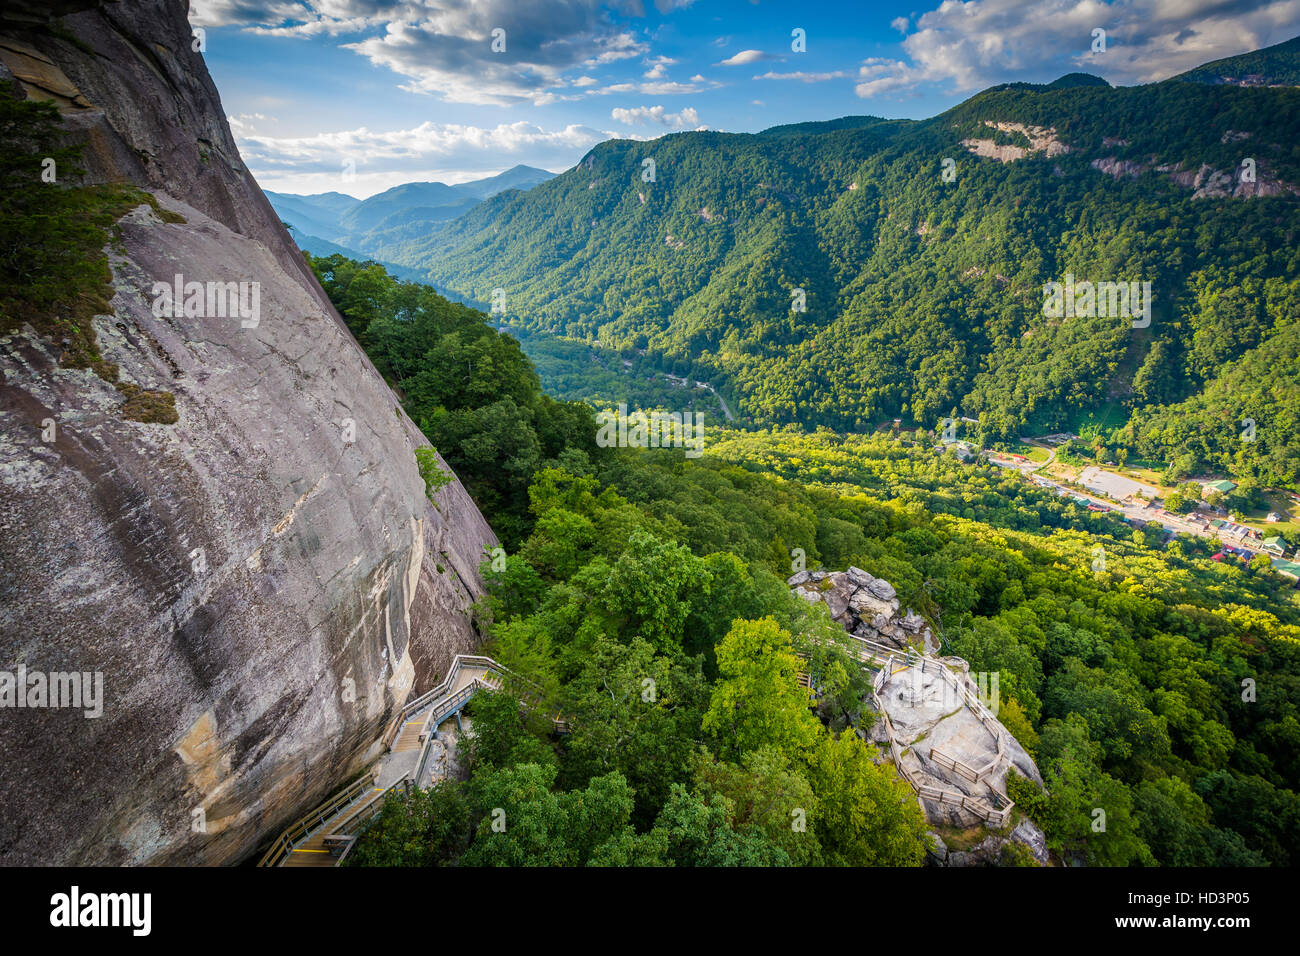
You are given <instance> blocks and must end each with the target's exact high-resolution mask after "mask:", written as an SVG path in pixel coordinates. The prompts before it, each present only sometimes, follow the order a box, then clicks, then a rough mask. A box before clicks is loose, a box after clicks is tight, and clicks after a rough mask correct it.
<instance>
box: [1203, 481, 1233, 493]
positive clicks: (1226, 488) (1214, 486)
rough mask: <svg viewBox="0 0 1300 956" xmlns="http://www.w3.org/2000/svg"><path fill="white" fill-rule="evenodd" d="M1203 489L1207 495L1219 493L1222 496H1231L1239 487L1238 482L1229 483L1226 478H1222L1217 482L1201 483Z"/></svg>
mask: <svg viewBox="0 0 1300 956" xmlns="http://www.w3.org/2000/svg"><path fill="white" fill-rule="evenodd" d="M1201 488H1202V489H1203V490H1204V491H1205V492H1206V493H1209V492H1211V491H1217V492H1218V493H1219V494H1221V495H1230V494H1232V492H1233V491H1235V490H1236V488H1237V485H1236V482H1232V481H1228V480H1227V479H1226V478H1220V479H1219V480H1217V481H1203V482H1201Z"/></svg>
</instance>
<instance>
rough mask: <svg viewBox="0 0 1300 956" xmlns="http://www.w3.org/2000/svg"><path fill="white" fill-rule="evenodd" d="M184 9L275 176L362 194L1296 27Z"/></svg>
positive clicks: (1042, 3) (1252, 5)
mask: <svg viewBox="0 0 1300 956" xmlns="http://www.w3.org/2000/svg"><path fill="white" fill-rule="evenodd" d="M912 2H917V0H912ZM190 22H191V24H192V25H194V26H196V27H202V28H203V29H204V48H205V52H204V57H205V59H206V61H207V64H208V68H209V70H210V71H211V73H212V76H213V78H214V80H215V81H216V83H217V87H218V89H219V90H220V92H221V98H222V102H223V105H224V106H225V109H226V113H227V115H228V116H229V118H230V124H231V128H232V130H233V131H234V133H235V137H236V139H237V141H238V143H239V147H240V150H241V152H242V153H243V156H244V160H245V162H246V163H247V164H248V166H249V168H250V169H251V170H252V171H253V173H254V175H256V176H257V179H258V181H259V182H260V183H261V184H262V186H263V187H264V188H267V189H273V190H278V191H281V192H297V193H316V192H327V191H332V190H336V191H339V192H346V193H350V194H351V195H354V196H358V197H365V196H368V195H371V194H373V193H376V192H379V191H381V190H383V189H387V188H389V187H391V186H394V185H397V184H399V183H404V182H411V181H417V180H420V181H426V180H440V181H442V182H448V183H455V182H463V181H465V180H469V179H478V178H482V177H483V176H489V175H492V174H495V173H497V172H501V171H502V170H505V169H508V168H510V167H511V166H514V165H516V164H518V163H523V164H526V165H529V166H539V167H542V168H545V169H550V170H552V171H555V172H559V171H561V170H564V169H567V168H569V167H570V166H572V165H573V164H574V163H576V162H577V161H578V160H579V159H581V158H582V156H583V155H585V153H586V152H587V151H588V150H589V149H590V148H591V147H592V146H594V145H595V144H596V143H598V142H601V141H602V140H605V139H609V138H611V137H622V138H629V139H630V138H636V139H651V138H654V137H657V136H661V135H664V134H666V133H672V132H679V131H682V130H693V129H715V130H725V131H729V132H757V131H758V130H762V129H766V128H767V127H769V126H776V125H779V124H781V123H792V122H803V121H807V120H820V119H832V118H835V117H839V116H846V115H860V114H872V115H875V116H886V117H914V118H920V117H926V116H933V115H934V114H936V113H939V112H942V111H943V110H945V109H947V108H948V107H950V106H953V105H955V104H956V103H958V102H960V101H961V100H963V99H965V98H966V97H968V96H970V95H971V94H972V93H975V92H978V91H979V90H981V89H983V88H985V87H987V86H991V85H993V84H995V83H1005V82H1010V81H1014V80H1026V81H1030V82H1043V81H1048V80H1052V79H1055V78H1056V77H1058V76H1060V75H1061V74H1063V73H1069V72H1073V71H1079V70H1081V71H1085V72H1089V73H1096V74H1098V75H1100V76H1103V77H1105V78H1106V79H1107V80H1109V81H1110V82H1111V83H1112V84H1116V85H1121V84H1122V85H1129V84H1134V83H1147V82H1152V81H1155V80H1160V79H1164V78H1165V77H1168V76H1172V75H1174V74H1175V73H1179V72H1182V71H1183V70H1187V69H1190V68H1191V67H1193V66H1197V65H1199V64H1201V63H1204V62H1205V61H1207V60H1212V59H1217V58H1219V57H1224V56H1232V55H1234V54H1237V53H1244V52H1247V51H1249V50H1253V49H1258V48H1259V47H1263V46H1269V45H1272V44H1274V43H1280V42H1281V41H1283V40H1287V39H1290V38H1291V37H1293V36H1295V35H1297V34H1300V0H1236V2H1225V0H1112V2H1103V0H970V2H961V0H943V2H941V3H938V4H937V5H934V0H930V2H929V3H928V4H927V3H926V2H924V0H921V3H920V6H916V7H913V6H909V5H907V4H904V3H900V2H897V0H866V2H862V0H855V2H826V0H818V2H816V3H810V2H807V0H804V2H785V0H781V2H778V0H616V2H600V0H191V5H190ZM1096 29H1102V30H1105V31H1106V49H1105V51H1104V52H1094V50H1093V46H1094V43H1093V31H1094V30H1096Z"/></svg>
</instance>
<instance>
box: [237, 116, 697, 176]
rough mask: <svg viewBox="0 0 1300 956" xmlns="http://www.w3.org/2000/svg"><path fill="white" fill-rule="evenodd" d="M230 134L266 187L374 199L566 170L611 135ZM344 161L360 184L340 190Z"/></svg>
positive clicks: (567, 131) (466, 129)
mask: <svg viewBox="0 0 1300 956" xmlns="http://www.w3.org/2000/svg"><path fill="white" fill-rule="evenodd" d="M683 112H685V111H683ZM232 129H234V130H235V134H236V140H237V142H238V144H239V150H240V153H241V155H242V156H243V158H244V162H245V163H247V165H248V167H249V169H251V170H252V171H253V175H254V176H256V177H257V180H258V182H259V183H261V184H262V185H263V186H264V187H266V188H270V189H279V190H281V191H285V192H311V191H316V192H327V191H329V190H339V191H340V192H348V193H352V194H353V195H357V194H358V192H357V191H358V190H360V189H362V188H363V187H365V186H368V185H369V186H374V189H372V190H371V191H378V189H385V188H388V186H391V185H396V184H397V183H403V182H411V181H413V180H429V179H435V180H440V181H442V182H451V181H454V177H457V176H459V177H460V178H462V179H465V178H475V177H477V176H481V175H491V173H492V172H493V171H497V172H499V171H500V170H501V169H502V168H504V167H508V166H511V165H514V164H515V163H527V164H528V165H530V166H543V167H545V168H548V169H565V168H567V167H569V166H572V165H573V164H574V163H575V162H577V161H578V160H579V159H581V158H582V155H583V154H584V153H585V152H586V151H587V150H589V149H590V148H591V147H592V146H594V145H596V144H597V143H600V142H603V141H604V140H606V139H609V138H610V137H611V136H614V135H615V134H614V133H613V132H611V131H608V130H597V129H592V128H591V127H588V126H579V125H569V126H566V127H564V128H562V129H552V130H547V129H543V128H542V127H540V126H537V125H535V124H533V123H529V122H523V121H521V122H517V123H502V124H500V125H498V126H495V127H479V126H464V125H459V124H454V123H421V124H420V125H419V126H415V127H412V128H410V129H400V130H386V131H377V130H371V129H368V128H366V127H364V126H363V127H360V128H358V129H353V130H341V131H337V132H332V133H318V134H315V135H313V136H301V137H273V136H259V135H244V134H242V133H241V132H240V131H239V129H238V128H236V127H234V126H233V125H232ZM349 160H350V161H352V162H353V163H354V164H355V168H356V177H357V178H356V180H355V181H354V182H355V185H354V186H351V187H350V186H346V185H340V183H341V173H342V170H343V168H344V164H345V163H347V162H348V161H349ZM503 164H504V166H503Z"/></svg>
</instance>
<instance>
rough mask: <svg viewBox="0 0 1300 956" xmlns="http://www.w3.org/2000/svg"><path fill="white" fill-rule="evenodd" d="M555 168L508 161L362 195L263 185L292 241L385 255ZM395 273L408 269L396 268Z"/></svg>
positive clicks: (324, 250)
mask: <svg viewBox="0 0 1300 956" xmlns="http://www.w3.org/2000/svg"><path fill="white" fill-rule="evenodd" d="M554 175H555V174H554V173H551V172H548V171H546V170H545V169H538V168H536V167H534V166H514V167H512V168H511V169H507V170H506V171H505V172H503V173H499V174H497V175H496V176H489V177H487V178H485V179H476V180H472V181H470V182H466V183H457V184H456V185H452V186H449V185H447V184H446V183H437V182H434V183H403V184H402V185H400V186H394V187H393V188H392V189H387V190H385V191H384V192H381V193H376V194H375V195H374V196H371V197H369V198H368V199H357V198H355V197H353V196H349V195H346V194H345V193H340V192H328V193H318V194H315V195H311V196H302V195H297V194H294V193H277V192H271V191H270V190H267V191H266V198H267V199H269V200H270V201H271V205H272V206H273V207H274V208H275V211H276V213H278V214H279V216H280V218H281V219H282V220H284V221H285V222H287V223H288V224H289V225H290V226H291V227H292V230H293V237H294V239H295V240H296V241H297V243H298V245H299V246H300V247H301V248H303V249H305V250H307V251H308V252H311V253H313V254H314V255H330V254H331V253H335V252H341V253H344V254H351V255H356V254H358V253H362V254H364V256H363V257H365V256H368V257H373V258H377V259H380V260H388V259H390V258H391V256H389V255H386V250H388V251H391V248H392V247H393V246H394V245H395V244H398V243H403V242H406V241H409V240H411V239H414V238H417V237H423V236H425V235H427V234H428V233H429V230H430V228H431V227H432V226H435V225H440V224H442V223H444V222H446V221H447V220H449V219H454V218H456V217H457V216H459V215H461V214H463V213H465V212H468V211H469V210H470V209H472V208H473V207H474V206H476V205H478V204H479V203H480V202H482V201H483V200H485V199H489V198H491V197H492V196H495V195H497V194H498V193H502V192H505V191H506V190H510V189H519V190H526V189H531V188H532V187H533V186H536V185H537V184H538V183H542V182H545V181H546V180H548V179H551V178H552V177H553V176H554ZM397 271H398V272H399V273H401V272H408V273H411V277H413V276H414V272H413V271H412V270H403V269H400V268H399V269H398V270H397Z"/></svg>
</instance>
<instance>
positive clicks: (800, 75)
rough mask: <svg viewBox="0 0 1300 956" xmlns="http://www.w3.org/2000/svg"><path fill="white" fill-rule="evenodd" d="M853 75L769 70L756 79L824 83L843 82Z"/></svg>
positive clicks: (840, 72) (839, 71)
mask: <svg viewBox="0 0 1300 956" xmlns="http://www.w3.org/2000/svg"><path fill="white" fill-rule="evenodd" d="M852 75H853V74H852V73H848V72H845V71H844V70H834V71H832V72H830V73H804V72H802V71H796V72H794V73H773V72H772V71H771V70H768V71H767V72H766V73H763V74H761V75H759V76H756V77H754V79H756V80H798V81H799V82H800V83H824V82H826V81H827V80H842V79H846V78H847V77H850V76H852Z"/></svg>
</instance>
